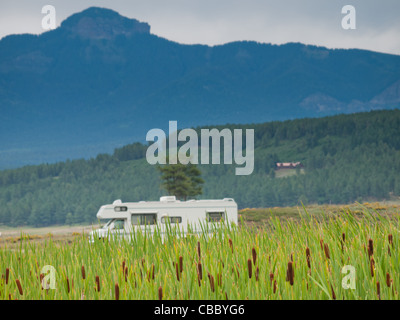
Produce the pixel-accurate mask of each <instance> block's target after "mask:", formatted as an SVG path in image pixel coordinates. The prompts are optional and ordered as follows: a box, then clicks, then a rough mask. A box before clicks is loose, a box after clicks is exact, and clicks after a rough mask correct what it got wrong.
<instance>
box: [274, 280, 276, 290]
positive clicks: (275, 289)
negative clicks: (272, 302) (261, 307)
mask: <svg viewBox="0 0 400 320" xmlns="http://www.w3.org/2000/svg"><path fill="white" fill-rule="evenodd" d="M275 292H276V280H274V293H275Z"/></svg>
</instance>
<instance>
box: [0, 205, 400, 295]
mask: <svg viewBox="0 0 400 320" xmlns="http://www.w3.org/2000/svg"><path fill="white" fill-rule="evenodd" d="M359 210H360V211H362V213H363V214H362V215H359V214H358V213H354V212H352V210H350V209H348V210H343V211H342V212H340V213H337V214H335V215H326V216H324V217H323V219H315V217H314V216H313V215H310V214H309V213H308V212H307V210H306V209H305V208H303V211H302V213H301V218H300V219H297V220H291V219H287V220H282V219H280V218H279V217H276V216H273V215H271V216H270V217H269V219H268V220H267V221H265V222H264V224H265V225H264V228H253V227H249V226H246V224H244V223H243V224H241V226H240V227H239V226H237V225H233V224H231V225H227V224H223V225H220V226H219V227H218V226H217V225H215V224H205V225H202V232H201V233H199V234H196V233H192V234H191V235H189V236H185V235H184V234H183V232H182V229H181V228H174V227H172V226H169V228H168V230H167V234H166V235H165V236H162V234H161V232H160V230H156V231H155V232H154V234H153V235H150V234H148V233H147V232H135V233H133V234H131V235H130V236H129V237H127V238H122V239H119V240H115V239H113V238H111V237H110V238H107V239H104V240H100V239H95V241H94V242H93V243H91V244H90V243H89V242H88V238H87V237H86V236H75V237H74V240H73V241H72V242H71V243H70V244H60V243H55V242H53V240H52V238H51V237H49V238H46V239H45V240H44V241H43V242H40V243H37V242H32V241H29V238H28V237H21V238H22V240H21V241H20V242H19V243H18V247H17V248H13V250H9V249H8V248H7V246H4V247H2V248H1V249H0V275H2V277H1V280H0V299H10V298H11V299H28V300H33V299H48V300H53V299H59V300H68V299H73V300H79V299H86V300H92V299H93V300H97V299H109V300H114V299H119V300H123V299H139V300H140V299H151V300H158V299H163V300H173V299H178V300H179V299H191V300H197V299H202V300H208V299H221V300H225V299H233V300H235V299H239V300H242V299H252V300H253V299H278V300H280V299H288V300H292V299H313V300H315V299H318V300H320V299H321V300H325V299H338V300H341V299H382V300H385V299H399V293H398V291H399V286H400V276H399V272H400V257H399V250H398V247H399V244H400V243H399V215H398V214H392V215H391V216H390V217H389V216H384V215H382V214H381V213H380V212H379V211H378V210H373V209H371V208H368V207H366V206H362V205H360V208H359ZM372 261H373V262H372ZM45 265H51V266H53V267H54V268H55V270H56V271H57V273H56V275H55V277H56V282H55V283H56V290H52V289H44V290H43V289H42V287H41V279H42V277H43V276H41V270H42V268H43V267H44V266H45ZM345 265H351V266H353V267H354V268H355V270H356V278H355V284H356V288H355V289H354V290H353V289H347V290H346V289H344V288H343V287H342V280H343V278H344V277H345V276H346V274H342V268H343V266H345ZM44 276H46V275H44ZM381 284H385V285H381Z"/></svg>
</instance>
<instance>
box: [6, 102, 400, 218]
mask: <svg viewBox="0 0 400 320" xmlns="http://www.w3.org/2000/svg"><path fill="white" fill-rule="evenodd" d="M217 128H218V127H217ZM220 128H230V129H234V128H242V129H246V128H254V130H255V131H254V132H255V148H256V149H255V163H254V172H253V174H251V175H250V176H236V175H235V173H234V166H230V165H224V164H221V165H198V166H197V169H198V170H199V171H200V173H201V176H200V174H199V173H196V174H195V177H197V178H199V179H201V180H204V184H203V186H202V190H201V191H202V194H200V195H198V196H197V198H213V199H215V198H225V197H230V198H234V199H235V200H236V201H237V203H238V205H239V208H246V207H273V206H292V205H297V204H300V203H301V202H303V203H320V204H322V203H350V202H354V201H364V200H370V199H375V200H383V199H392V198H398V197H399V196H400V111H399V110H390V111H389V110H385V111H373V112H365V113H358V114H351V115H339V116H332V117H325V118H316V119H298V120H290V121H284V122H278V121H275V122H269V123H263V124H249V125H240V126H239V125H226V126H221V127H220ZM200 129H201V128H196V130H200ZM146 150H147V146H146V145H143V144H140V143H134V144H131V145H127V146H125V147H123V148H119V149H116V150H115V151H114V153H113V154H100V155H98V156H97V157H96V158H92V159H87V160H84V159H77V160H68V161H65V162H60V163H54V164H42V165H39V166H26V167H23V168H19V169H13V170H4V171H0V223H1V224H5V225H11V226H17V225H32V226H46V225H53V224H78V223H90V222H94V221H96V212H97V210H98V208H99V207H100V206H101V205H103V204H106V203H111V202H112V201H114V200H116V199H122V200H123V201H141V200H158V198H159V197H160V196H162V195H165V194H166V191H165V189H164V188H163V186H162V180H161V177H162V176H163V174H168V172H167V173H165V172H164V173H163V172H162V170H159V169H157V166H151V165H149V164H148V163H147V162H146V159H145V154H146ZM291 161H300V162H302V163H303V165H304V166H305V174H295V175H293V176H289V177H286V178H278V177H277V176H276V175H275V164H276V162H291ZM170 173H171V172H169V174H170ZM197 178H196V179H197ZM163 181H164V182H165V181H167V179H164V180H163ZM185 183H189V181H186V182H185ZM187 186H189V184H187ZM197 191H199V190H197ZM170 192H171V193H176V192H179V190H178V191H177V190H175V191H174V190H170ZM196 194H199V192H196V191H195V190H194V191H193V193H192V194H191V195H187V196H186V197H195V195H196ZM181 198H182V199H183V198H184V196H182V197H181Z"/></svg>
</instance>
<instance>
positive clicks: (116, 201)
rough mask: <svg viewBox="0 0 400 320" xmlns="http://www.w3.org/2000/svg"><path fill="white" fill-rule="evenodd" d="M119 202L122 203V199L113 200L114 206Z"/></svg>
mask: <svg viewBox="0 0 400 320" xmlns="http://www.w3.org/2000/svg"><path fill="white" fill-rule="evenodd" d="M119 204H122V201H121V199H118V200H115V201H114V202H113V205H114V206H117V205H119Z"/></svg>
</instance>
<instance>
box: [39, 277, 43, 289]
mask: <svg viewBox="0 0 400 320" xmlns="http://www.w3.org/2000/svg"><path fill="white" fill-rule="evenodd" d="M43 278H44V274H43V273H41V274H39V281H40V284H41V287H42V290H43V285H44V283H43Z"/></svg>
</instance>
